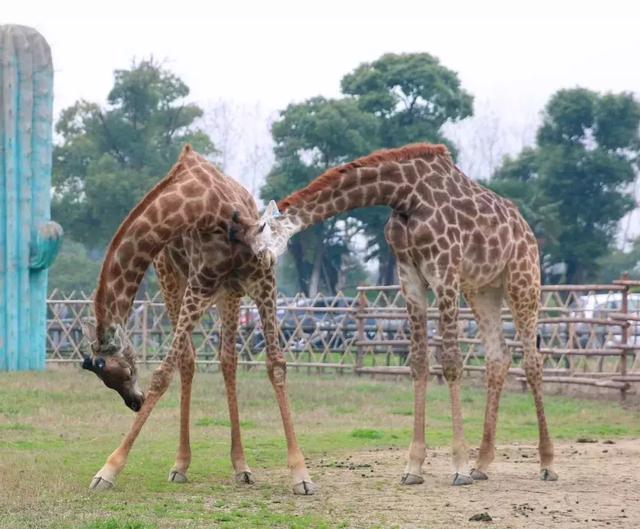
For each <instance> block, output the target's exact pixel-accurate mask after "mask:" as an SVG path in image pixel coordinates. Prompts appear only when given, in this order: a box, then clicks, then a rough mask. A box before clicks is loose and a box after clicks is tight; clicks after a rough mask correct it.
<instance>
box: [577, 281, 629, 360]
mask: <svg viewBox="0 0 640 529" xmlns="http://www.w3.org/2000/svg"><path fill="white" fill-rule="evenodd" d="M627 310H628V312H629V313H630V314H632V315H635V316H638V315H640V293H631V294H628V296H627ZM621 311H622V293H621V292H611V293H606V294H589V295H586V296H580V298H579V304H578V306H577V307H575V308H574V309H573V311H572V313H571V315H572V316H573V317H577V318H589V319H591V318H594V319H609V318H610V314H611V313H613V312H621ZM575 333H576V337H577V339H578V342H579V344H580V346H581V347H586V346H587V345H589V346H590V347H611V346H614V345H616V344H620V343H622V333H621V328H620V326H608V325H598V324H595V323H587V322H584V323H576V324H575ZM628 342H629V343H630V344H632V345H640V322H631V325H630V326H629V336H628Z"/></svg>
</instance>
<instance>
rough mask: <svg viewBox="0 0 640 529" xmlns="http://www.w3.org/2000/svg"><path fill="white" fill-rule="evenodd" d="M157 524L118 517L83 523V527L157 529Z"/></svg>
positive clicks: (98, 528)
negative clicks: (118, 518)
mask: <svg viewBox="0 0 640 529" xmlns="http://www.w3.org/2000/svg"><path fill="white" fill-rule="evenodd" d="M157 527H158V526H157V525H156V524H146V523H144V522H135V521H120V520H117V519H116V518H108V519H107V520H95V521H93V522H89V523H86V524H84V525H82V529H156V528H157Z"/></svg>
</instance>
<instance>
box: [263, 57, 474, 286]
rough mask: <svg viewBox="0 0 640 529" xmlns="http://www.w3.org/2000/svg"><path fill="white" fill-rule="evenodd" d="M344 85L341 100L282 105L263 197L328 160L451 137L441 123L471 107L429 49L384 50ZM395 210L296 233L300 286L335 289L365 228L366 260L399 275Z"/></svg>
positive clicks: (356, 214)
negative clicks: (392, 236)
mask: <svg viewBox="0 0 640 529" xmlns="http://www.w3.org/2000/svg"><path fill="white" fill-rule="evenodd" d="M341 86H342V91H343V93H344V94H345V95H346V97H344V98H342V99H331V100H329V99H325V98H323V97H315V98H312V99H309V100H307V101H304V102H303V103H299V104H292V105H289V106H288V107H287V108H286V109H285V110H284V111H282V112H281V114H280V119H279V120H278V121H277V122H276V123H275V124H274V125H273V128H272V134H273V138H274V142H275V155H276V162H275V166H274V168H273V169H272V171H271V173H270V174H269V176H268V177H267V182H266V184H265V185H264V187H263V188H262V189H261V197H262V198H263V199H265V200H269V199H272V198H282V197H284V196H286V195H288V194H289V193H291V192H292V191H295V190H296V189H299V188H301V187H303V186H305V185H306V184H307V183H309V182H310V181H311V180H312V179H313V178H315V177H316V176H318V175H319V174H320V173H322V172H323V171H325V170H326V169H328V168H329V167H331V166H334V165H337V164H340V163H344V162H345V161H348V160H351V159H353V158H356V157H358V156H362V155H364V154H368V153H369V152H371V151H373V150H375V149H378V148H382V147H396V146H399V145H404V144H406V143H411V142H416V141H431V142H434V143H436V142H446V139H445V138H444V136H443V135H442V133H441V132H440V128H441V126H442V125H443V124H444V123H445V122H447V121H449V120H452V121H455V120H457V119H461V118H464V117H466V116H468V115H470V114H471V111H472V107H471V103H472V98H471V96H470V95H469V94H467V93H466V92H465V91H464V90H462V89H461V88H460V82H459V80H458V76H457V74H456V73H455V72H453V71H451V70H449V69H447V68H445V67H444V66H442V65H441V64H440V63H439V61H438V59H436V58H435V57H433V56H431V55H429V54H426V53H416V54H402V55H395V54H387V55H383V56H382V57H380V58H379V59H378V60H376V61H374V62H371V63H364V64H361V65H360V66H358V67H357V68H356V69H355V70H354V71H353V72H351V73H349V74H347V75H346V76H345V77H344V78H343V79H342V85H341ZM388 216H389V212H388V209H387V208H366V209H360V210H357V211H353V212H350V213H349V214H348V216H346V215H342V216H341V217H339V218H332V219H329V220H327V221H326V222H324V223H323V224H322V225H318V226H314V227H312V228H310V229H308V230H306V231H305V232H303V233H301V234H299V235H297V236H295V237H294V238H293V239H292V240H291V241H290V247H289V248H290V252H291V254H292V257H293V263H294V265H295V271H296V275H297V279H298V287H299V288H298V290H302V291H305V292H307V293H309V292H310V291H315V290H316V287H317V286H318V285H320V284H323V285H324V288H325V289H326V290H328V291H329V292H331V291H334V290H335V286H336V284H338V283H339V282H340V277H341V269H342V266H343V264H344V263H345V262H347V261H346V259H345V256H348V255H349V253H350V251H351V250H350V244H349V241H350V239H351V237H353V236H355V235H356V234H357V233H359V232H360V231H362V232H363V233H364V234H365V236H366V237H367V239H368V243H369V251H368V255H367V259H371V258H376V257H377V258H378V259H379V260H380V263H381V272H382V273H381V276H382V278H383V280H384V282H390V281H392V280H393V269H394V263H393V258H392V257H391V253H390V251H389V248H388V247H387V244H386V242H385V240H384V224H385V223H386V221H387V219H388ZM342 220H344V222H340V221H342ZM358 273H360V274H361V275H362V274H363V273H364V271H363V270H361V271H360V272H358ZM312 293H313V292H312Z"/></svg>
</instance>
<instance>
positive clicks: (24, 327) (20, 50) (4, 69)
mask: <svg viewBox="0 0 640 529" xmlns="http://www.w3.org/2000/svg"><path fill="white" fill-rule="evenodd" d="M52 106H53V67H52V64H51V50H50V49H49V45H48V44H47V42H46V41H45V39H44V38H43V37H42V35H40V34H39V33H38V32H37V31H35V30H34V29H31V28H27V27H24V26H8V25H7V26H2V25H0V371H16V370H26V369H42V368H43V367H44V360H45V332H46V294H47V268H48V267H49V266H50V265H51V263H52V262H53V260H54V259H55V256H56V254H57V253H58V247H59V245H60V242H61V238H62V228H61V227H60V226H59V225H58V224H56V223H55V222H51V221H50V220H49V217H50V205H51V134H52V128H51V119H52Z"/></svg>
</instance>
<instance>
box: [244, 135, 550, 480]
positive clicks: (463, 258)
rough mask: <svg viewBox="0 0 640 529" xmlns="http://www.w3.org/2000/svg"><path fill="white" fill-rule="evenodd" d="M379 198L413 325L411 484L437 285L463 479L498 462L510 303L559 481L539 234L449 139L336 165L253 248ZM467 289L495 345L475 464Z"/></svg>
mask: <svg viewBox="0 0 640 529" xmlns="http://www.w3.org/2000/svg"><path fill="white" fill-rule="evenodd" d="M381 204H386V205H388V206H390V207H391V209H392V213H391V217H390V219H389V221H388V223H387V225H386V228H385V236H386V240H387V241H388V243H389V245H390V246H391V248H392V250H393V252H394V254H395V256H396V258H397V262H398V273H399V279H400V284H401V287H402V291H403V293H404V296H405V298H406V303H407V311H408V314H409V321H410V324H411V330H412V333H411V345H410V351H411V354H410V366H411V374H412V377H413V380H414V395H415V408H414V409H415V413H414V431H413V441H412V443H411V447H410V449H409V458H408V464H407V468H406V470H405V473H404V476H403V478H402V482H403V483H405V484H413V483H422V481H423V478H422V466H423V462H424V459H425V437H424V430H425V392H426V382H427V374H428V365H427V326H426V319H427V303H426V296H427V288H429V287H430V288H431V289H433V291H434V292H435V295H436V297H437V304H438V308H439V311H440V319H439V334H440V336H441V337H442V347H441V348H440V350H439V360H440V362H441V364H442V369H443V374H444V377H445V379H446V380H447V382H448V384H449V388H450V397H451V411H452V426H453V449H452V451H453V473H454V480H453V482H454V484H456V485H458V484H470V483H472V480H473V479H486V477H487V476H486V470H487V468H488V466H489V464H490V463H491V461H492V460H493V458H494V453H495V431H496V421H497V413H498V401H499V397H500V393H501V390H502V387H503V384H504V380H505V377H506V374H507V371H508V368H509V365H510V362H511V358H510V355H509V352H508V350H507V347H506V345H505V340H504V337H503V334H502V324H501V318H500V311H501V307H502V303H503V300H506V303H507V305H508V306H509V308H510V309H511V312H512V314H513V318H514V323H515V326H516V328H517V331H518V334H519V337H520V340H521V341H522V345H523V349H524V370H525V373H526V377H527V380H528V382H529V385H530V387H531V389H532V392H533V396H534V401H535V405H536V410H537V417H538V427H539V436H540V438H539V452H540V463H541V474H540V475H541V477H542V479H545V480H553V479H556V478H557V475H556V474H555V472H554V471H553V469H552V463H553V445H552V442H551V440H550V438H549V433H548V429H547V423H546V419H545V415H544V410H543V404H542V357H541V356H540V355H539V354H538V352H537V349H536V327H537V317H538V308H539V299H540V269H539V257H538V246H537V243H536V239H535V237H534V235H533V233H532V231H531V229H530V228H529V226H528V225H527V223H526V222H525V220H524V219H523V217H522V216H521V215H520V213H519V211H518V209H517V208H516V207H515V205H514V204H513V203H511V202H510V201H508V200H506V199H504V198H502V197H500V196H498V195H496V194H495V193H493V192H491V191H490V190H488V189H485V188H484V187H482V186H480V185H478V184H477V183H476V182H474V181H473V180H471V179H469V178H467V177H466V176H465V175H464V174H463V173H462V172H461V171H460V170H459V169H458V168H457V167H456V166H455V165H454V163H453V161H452V159H451V156H450V155H449V153H448V151H447V149H446V148H445V147H444V146H443V145H430V144H415V145H408V146H405V147H401V148H398V149H390V150H383V151H378V152H375V153H373V154H371V155H369V156H367V157H364V158H360V159H358V160H355V161H353V162H350V163H348V164H345V165H342V166H339V167H336V168H333V169H330V170H329V171H327V172H326V173H324V174H322V175H321V176H319V177H318V178H317V179H316V180H314V181H313V182H311V183H310V184H309V185H308V186H306V187H305V188H303V189H300V190H298V191H296V192H294V193H293V194H291V195H290V196H288V197H286V198H285V199H283V200H281V201H280V202H279V203H278V208H279V211H280V213H281V215H280V216H274V217H272V218H266V219H265V218H263V220H261V221H260V222H258V224H256V225H255V226H250V227H248V228H247V230H246V238H245V240H246V242H247V244H248V245H249V246H250V247H251V248H252V249H253V251H254V252H256V253H259V252H260V251H262V252H263V253H264V252H268V251H269V248H272V249H273V248H283V247H284V243H283V241H286V240H287V239H288V238H290V237H291V236H292V235H293V234H295V233H297V232H299V231H300V230H303V229H305V228H307V227H308V226H310V225H312V224H314V223H317V222H320V221H322V220H324V219H326V218H329V217H331V216H333V215H336V214H338V213H341V212H344V211H347V210H350V209H354V208H359V207H365V206H372V205H381ZM267 225H268V229H265V228H266V226H267ZM265 249H266V250H265ZM274 253H277V252H274ZM461 293H462V294H463V295H464V297H465V299H466V300H467V302H468V303H469V305H470V306H471V308H472V310H473V312H474V314H475V317H476V319H477V321H478V324H479V330H480V335H481V339H482V342H483V345H484V349H485V352H486V366H487V369H486V384H487V404H486V414H485V422H484V433H483V437H482V443H481V445H480V450H479V456H478V460H477V462H476V465H475V468H474V469H470V468H469V464H468V450H467V447H466V444H465V441H464V434H463V426H462V410H461V404H460V378H461V374H462V356H461V353H460V348H459V346H458V306H459V298H460V294H461Z"/></svg>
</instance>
